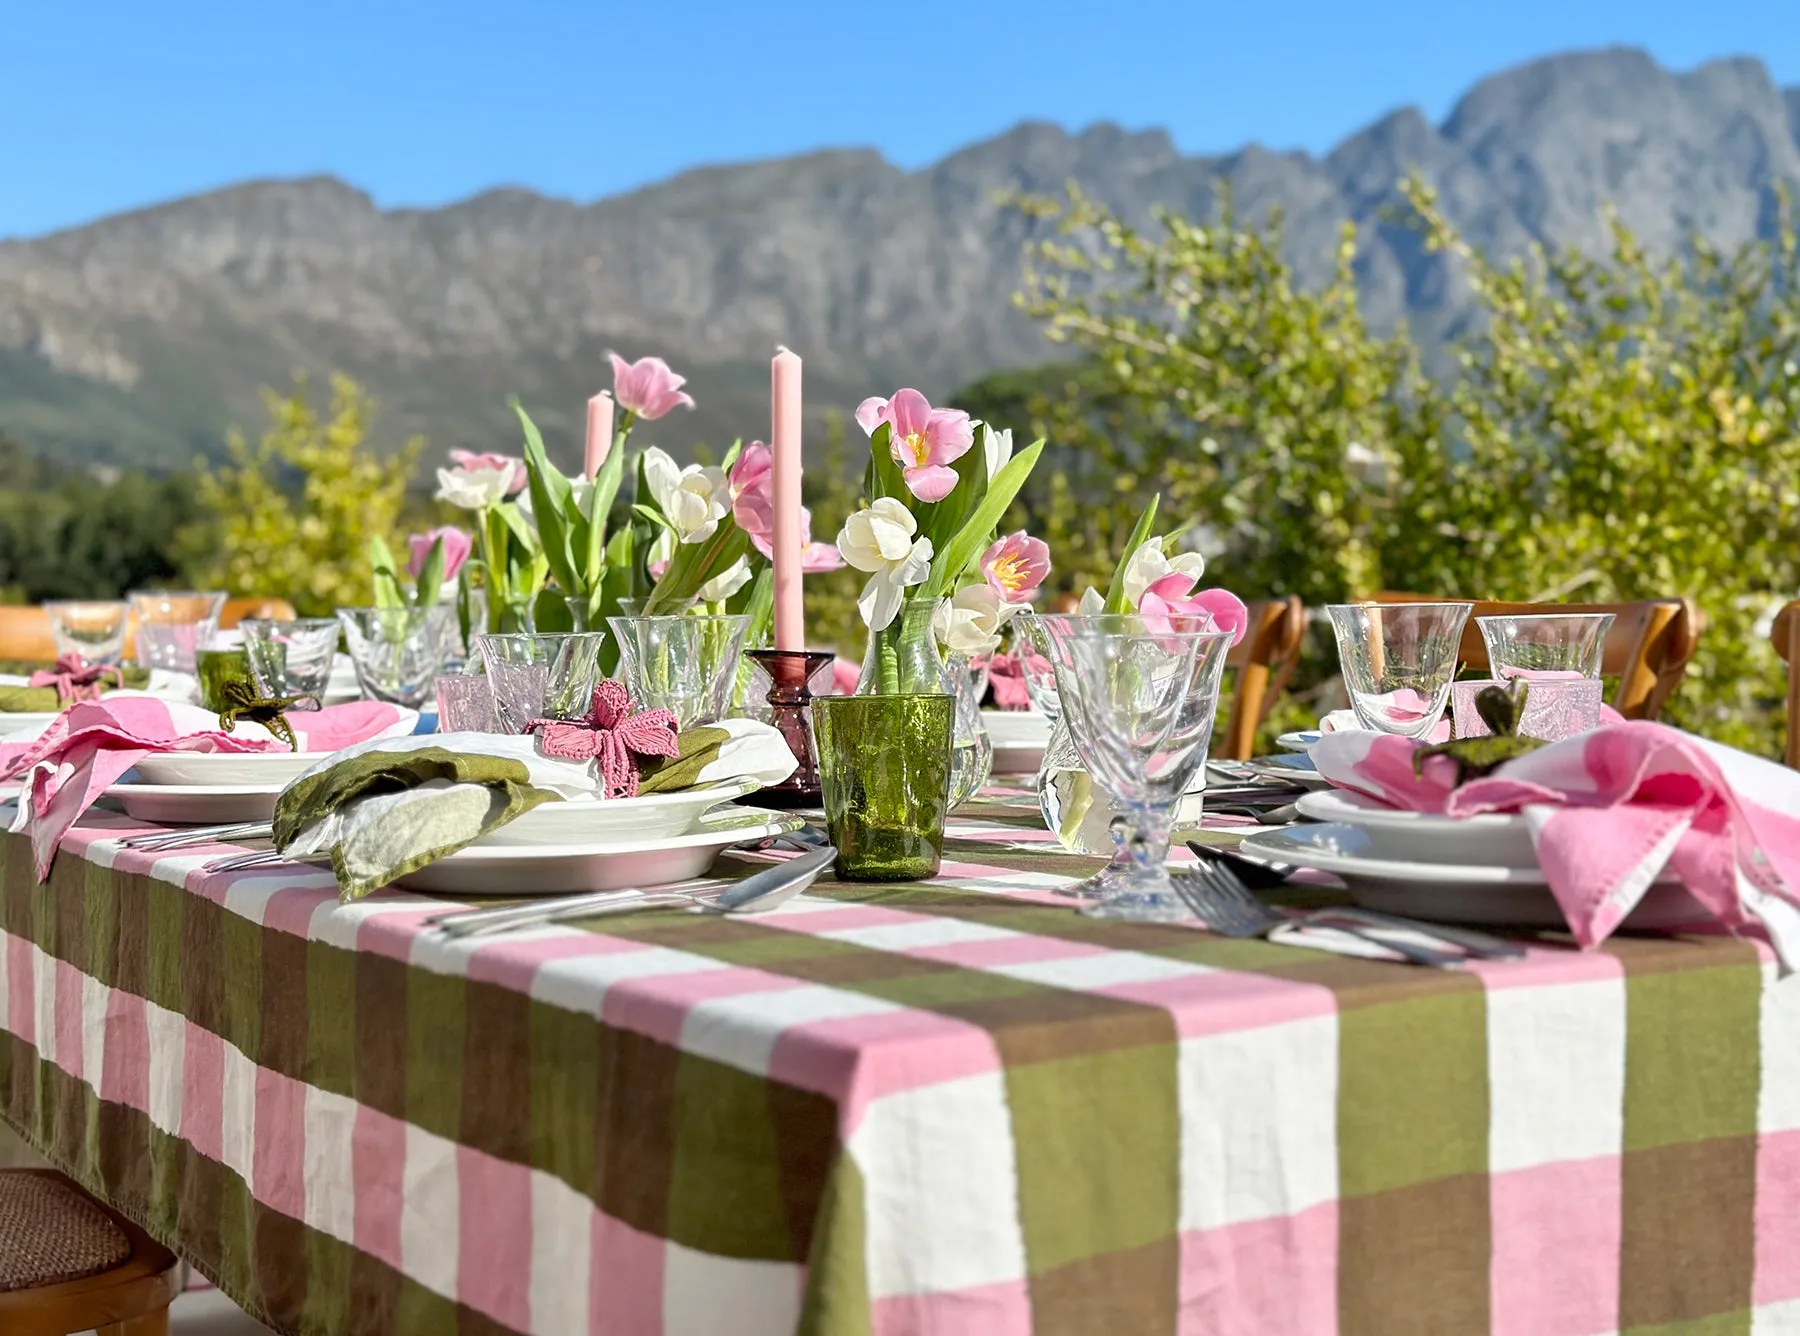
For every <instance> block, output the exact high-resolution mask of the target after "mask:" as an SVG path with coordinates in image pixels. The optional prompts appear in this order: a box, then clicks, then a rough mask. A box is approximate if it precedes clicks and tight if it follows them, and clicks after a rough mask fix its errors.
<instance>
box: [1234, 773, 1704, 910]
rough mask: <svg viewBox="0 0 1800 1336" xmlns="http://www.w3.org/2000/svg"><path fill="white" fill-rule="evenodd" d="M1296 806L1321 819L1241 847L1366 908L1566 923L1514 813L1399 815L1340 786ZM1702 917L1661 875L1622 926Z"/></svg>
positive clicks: (1255, 837) (1250, 838) (1267, 833)
mask: <svg viewBox="0 0 1800 1336" xmlns="http://www.w3.org/2000/svg"><path fill="white" fill-rule="evenodd" d="M1296 805H1297V806H1298V807H1299V809H1300V814H1301V815H1302V816H1305V817H1309V818H1311V819H1312V821H1315V822H1322V823H1324V824H1320V825H1310V824H1308V825H1297V826H1286V827H1282V828H1280V829H1273V830H1263V831H1257V832H1255V833H1254V834H1251V835H1247V836H1245V838H1244V842H1243V843H1242V845H1240V846H1239V847H1240V848H1241V849H1242V851H1243V852H1244V853H1245V854H1246V855H1248V856H1250V857H1253V858H1258V859H1262V860H1264V861H1266V862H1270V863H1285V864H1288V865H1289V866H1292V867H1301V868H1311V869H1314V870H1316V871H1319V872H1329V873H1332V874H1333V875H1335V876H1337V877H1339V878H1341V879H1342V880H1343V883H1344V885H1345V887H1346V889H1347V890H1348V891H1349V892H1350V896H1351V898H1352V899H1354V900H1355V901H1356V903H1357V904H1359V905H1362V906H1364V907H1365V908H1368V909H1377V910H1382V911H1384V912H1386V913H1390V914H1405V915H1407V916H1409V917H1412V918H1420V919H1426V920H1438V921H1440V922H1446V923H1483V924H1493V925H1511V926H1517V927H1522V928H1561V927H1565V926H1566V921H1565V919H1564V917H1563V913H1562V910H1561V908H1560V907H1559V906H1558V905H1557V903H1556V897H1555V896H1553V895H1552V894H1551V893H1550V885H1549V882H1548V880H1547V879H1546V878H1545V876H1544V874H1543V871H1542V870H1541V869H1540V868H1539V867H1538V861H1537V852H1536V850H1535V849H1534V848H1533V847H1532V843H1531V832H1530V829H1529V827H1528V826H1527V824H1526V821H1525V818H1524V817H1523V816H1519V815H1514V814H1495V815H1487V816H1474V817H1447V816H1437V815H1434V814H1430V813H1425V812H1408V811H1403V810H1401V809H1399V808H1394V807H1389V806H1387V805H1385V804H1383V803H1380V802H1377V801H1376V800H1375V799H1373V798H1368V797H1365V796H1364V795H1362V794H1360V793H1351V792H1348V791H1346V790H1343V789H1326V790H1321V791H1319V792H1314V793H1308V794H1306V795H1305V796H1303V797H1302V798H1300V800H1299V801H1298V803H1297V804H1296ZM1708 917H1709V915H1708V914H1707V912H1706V911H1705V910H1704V909H1703V908H1701V906H1700V904H1699V902H1698V901H1696V900H1695V899H1694V898H1693V897H1692V896H1690V895H1689V894H1688V893H1687V891H1686V890H1685V889H1684V888H1683V887H1682V885H1681V883H1680V882H1679V881H1678V880H1676V879H1674V878H1673V877H1672V876H1667V875H1665V877H1664V878H1663V879H1661V880H1659V881H1658V882H1657V883H1656V884H1655V885H1653V886H1652V887H1650V889H1649V890H1648V891H1647V892H1646V893H1645V895H1644V898H1643V899H1642V900H1641V901H1639V902H1638V906H1637V908H1636V909H1634V910H1633V911H1632V912H1631V913H1630V915H1628V916H1627V917H1626V919H1625V926H1626V927H1632V928H1669V927H1676V926H1679V925H1682V924H1690V923H1696V922H1704V921H1706V919H1707V918H1708Z"/></svg>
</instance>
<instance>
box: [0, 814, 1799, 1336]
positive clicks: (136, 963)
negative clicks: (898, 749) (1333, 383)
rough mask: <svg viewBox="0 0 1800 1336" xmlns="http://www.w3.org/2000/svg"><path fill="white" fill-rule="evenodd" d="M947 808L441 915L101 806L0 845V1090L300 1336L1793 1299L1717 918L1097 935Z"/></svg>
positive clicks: (111, 1189) (1788, 1164)
mask: <svg viewBox="0 0 1800 1336" xmlns="http://www.w3.org/2000/svg"><path fill="white" fill-rule="evenodd" d="M983 818H984V819H974V820H960V821H958V822H957V823H956V824H955V827H954V831H953V838H952V840H951V842H950V847H949V851H948V856H947V860H946V862H945V865H944V869H943V874H942V876H941V877H940V878H938V879H937V880H935V881H932V882H930V883H928V884H922V885H909V886H849V885H837V884H822V885H820V886H818V887H817V888H816V889H815V890H814V891H813V892H812V893H810V894H809V895H808V896H807V897H805V898H804V899H802V900H800V901H797V902H796V903H795V905H794V906H793V907H792V908H791V909H789V910H787V911H784V912H783V913H781V914H779V915H777V916H772V917H768V918H730V919H726V918H719V917H701V916H691V915H685V914H676V913H662V914H656V915H642V916H638V917H635V918H628V919H612V920H607V921H604V923H603V925H597V926H604V928H605V931H604V932H597V931H588V930H585V929H582V928H555V929H543V930H539V931H537V932H534V933H530V934H519V935H515V936H511V937H500V938H494V939H488V940H486V941H484V942H482V943H481V944H479V945H475V946H471V945H467V944H462V945H456V944H450V943H447V942H445V941H442V940H441V939H438V938H436V937H434V936H433V935H431V934H429V933H428V932H425V931H422V930H421V927H420V919H421V918H422V917H423V916H424V915H425V914H427V913H429V912H431V910H432V909H433V908H435V907H436V905H435V904H434V903H433V902H430V901H427V900H424V899H421V898H418V897H412V896H406V895H391V896H384V897H380V898H377V899H375V900H373V901H370V902H366V903H363V904H359V905H356V906H352V907H340V906H339V905H338V904H337V902H336V898H335V896H334V895H333V893H332V888H331V885H330V882H329V880H328V879H327V878H325V877H323V876H321V875H320V874H317V873H314V872H310V871H304V870H287V871H278V872H275V873H269V872H260V873H254V874H238V875H233V876H227V877H210V878H209V877H204V876H202V875H201V874H200V873H199V872H198V870H197V869H198V868H199V865H200V864H201V862H202V861H203V860H204V859H205V858H206V857H207V856H209V855H208V854H207V853H205V852H202V853H185V854H181V855H178V856H171V857H165V858H160V859H154V860H153V859H152V858H150V857H148V856H142V855H131V854H125V853H121V852H120V850H119V846H118V845H117V843H116V841H115V840H113V839H110V838H107V835H108V828H109V827H110V831H111V834H112V835H115V836H116V834H117V833H118V832H119V829H120V828H122V827H123V826H124V825H125V824H127V823H124V822H123V819H122V818H118V817H107V816H104V815H100V814H93V815H91V816H90V818H89V819H88V820H87V821H86V822H84V824H83V826H82V827H81V828H79V829H78V831H77V832H76V833H75V834H74V835H72V837H71V838H70V840H69V842H68V843H67V844H66V845H65V846H64V850H63V853H62V854H61V856H60V857H59V859H58V862H57V866H56V869H55V871H54V874H53V877H52V880H51V881H50V883H49V884H48V885H46V886H42V887H40V886H37V885H35V884H34V883H33V880H32V875H31V866H30V857H29V849H28V847H27V845H26V844H25V842H24V841H23V840H22V839H21V838H18V837H5V840H4V846H3V847H4V857H5V868H4V904H3V906H0V910H3V914H0V925H3V926H4V930H5V933H4V949H3V950H0V1031H3V1032H4V1037H3V1038H0V1111H3V1112H4V1115H5V1117H6V1119H7V1121H9V1122H10V1123H12V1124H13V1125H14V1126H15V1127H16V1128H17V1129H19V1130H20V1131H22V1132H23V1133H24V1134H25V1135H26V1136H27V1137H28V1138H29V1139H30V1140H31V1141H32V1143H33V1144H34V1145H35V1146H36V1147H37V1148H38V1149H39V1150H41V1151H43V1152H44V1153H45V1154H47V1155H49V1156H50V1157H51V1158H52V1159H54V1160H55V1161H56V1162H57V1163H59V1164H60V1165H62V1166H63V1167H64V1168H65V1169H67V1170H68V1171H70V1172H71V1173H72V1174H73V1175H74V1176H75V1177H77V1178H78V1179H80V1180H81V1181H82V1182H83V1183H85V1184H86V1185H87V1186H88V1187H90V1188H91V1189H93V1190H94V1191H96V1192H98V1193H100V1194H101V1195H102V1196H104V1197H105V1198H106V1199H107V1200H109V1201H111V1202H113V1203H114V1204H116V1205H117V1206H119V1207H120V1208H121V1209H123V1210H125V1211H126V1212H127V1213H129V1214H131V1215H132V1216H134V1217H135V1218H137V1219H139V1220H140V1221H142V1222H143V1223H144V1224H145V1225H146V1226H147V1227H148V1228H149V1229H150V1230H151V1231H152V1232H153V1233H154V1234H156V1235H157V1236H159V1237H160V1238H162V1239H164V1240H165V1241H167V1242H168V1243H170V1244H171V1245H173V1246H174V1247H176V1248H177V1249H179V1250H180V1252H181V1253H182V1254H183V1255H184V1256H186V1257H188V1258H189V1259H191V1260H192V1261H193V1262H194V1263H195V1265H196V1266H198V1268H199V1269H200V1270H202V1271H204V1272H205V1273H206V1274H207V1275H208V1276H210V1277H212V1278H213V1279H214V1280H215V1281H216V1282H217V1283H218V1284H219V1285H220V1287H221V1288H222V1289H224V1290H225V1291H226V1293H228V1294H229V1295H230V1296H231V1297H232V1298H234V1299H235V1300H237V1301H238V1302H239V1303H241V1304H242V1305H244V1306H245V1307H246V1308H248V1309H249V1310H250V1311H251V1312H253V1313H255V1314H256V1315H258V1316H259V1317H261V1318H262V1319H263V1320H264V1321H265V1322H267V1323H269V1324H270V1325H271V1326H273V1327H275V1328H276V1329H277V1330H279V1331H283V1332H290V1333H293V1332H305V1333H328V1332H329V1333H339V1332H359V1333H361V1332H367V1333H383V1334H386V1333H394V1332H430V1333H436V1332H460V1333H483V1332H512V1333H527V1332H529V1333H546V1334H549V1333H556V1334H558V1336H562V1334H565V1333H589V1332H592V1333H617V1334H618V1336H645V1334H646V1333H660V1332H669V1333H705V1334H707V1336H712V1334H714V1333H727V1332H729V1333H733V1334H734V1336H760V1334H761V1333H787V1332H792V1331H795V1330H800V1331H803V1332H809V1333H830V1334H831V1336H860V1334H861V1333H871V1334H874V1333H882V1334H884V1336H885V1334H887V1333H912V1332H921V1333H923V1332H932V1333H957V1334H958V1336H1006V1334H1008V1333H1024V1332H1040V1333H1071V1334H1076V1333H1078V1334H1080V1336H1110V1334H1111V1333H1139V1332H1145V1333H1151V1332H1154V1333H1177V1332H1179V1333H1236V1332H1242V1333H1255V1334H1256V1336H1281V1334H1282V1333H1294V1334H1295V1336H1319V1334H1320V1333H1331V1332H1344V1333H1369V1334H1371V1336H1375V1334H1377V1333H1378V1334H1379V1336H1396V1334H1397V1333H1410V1332H1419V1333H1434V1334H1439V1333H1465V1332H1489V1331H1492V1332H1499V1333H1516V1334H1517V1336H1559V1334H1562V1333H1567V1334H1569V1336H1574V1334H1575V1333H1583V1334H1585V1333H1595V1332H1608V1331H1614V1330H1620V1329H1628V1330H1633V1331H1639V1330H1642V1331H1650V1330H1655V1331H1658V1332H1693V1333H1700V1332H1706V1333H1715V1332H1746V1333H1749V1332H1754V1333H1771V1332H1777V1331H1796V1330H1800V982H1797V983H1795V984H1793V985H1782V986H1779V987H1776V986H1772V985H1773V984H1774V970H1773V964H1772V960H1771V958H1770V956H1769V954H1768V953H1767V952H1766V951H1765V950H1763V949H1762V948H1760V947H1759V946H1758V945H1756V944H1754V943H1748V942H1740V941H1734V940H1731V939H1728V938H1723V937H1712V938H1707V937H1693V938H1687V939H1678V940H1659V939H1650V938H1640V939H1635V940H1619V941H1615V942H1614V943H1611V944H1609V946H1608V947H1607V949H1605V950H1604V951H1600V952H1595V953H1592V954H1581V953H1578V952H1576V951H1574V950H1572V949H1569V948H1567V947H1566V946H1564V945H1559V944H1555V943H1553V942H1546V943H1545V944H1544V945H1543V946H1542V947H1541V949H1535V950H1534V951H1533V953H1532V955H1531V958H1530V959H1529V961H1527V962H1525V963H1522V964H1517V965H1505V966H1493V967H1483V968H1480V969H1476V970H1473V971H1471V972H1468V973H1461V974H1451V973H1439V972H1435V971H1430V970H1423V969H1417V968H1412V967H1405V966H1397V965H1382V964H1372V963H1366V962H1356V961H1348V960H1343V959H1340V958H1336V957H1332V956H1327V955H1322V954H1318V953H1314V952H1307V951H1302V950H1297V949H1291V948H1282V947H1275V946H1270V945H1267V944H1265V943H1260V942H1250V943H1245V942H1227V941H1220V940H1217V939H1214V938H1211V937H1209V936H1206V935H1205V934H1202V933H1199V932H1196V931H1192V930H1188V929H1183V928H1171V927H1144V926H1136V925H1117V924H1114V925H1105V924H1098V923H1094V922H1090V921H1088V920H1085V919H1082V918H1080V917H1078V916H1077V915H1076V914H1074V913H1073V912H1071V910H1070V908H1069V906H1068V902H1067V901H1066V900H1064V901H1057V900H1056V899H1055V898H1054V897H1051V896H1049V895H1048V894H1047V892H1048V891H1049V890H1050V889H1051V888H1053V887H1054V886H1056V885H1057V884H1059V883H1060V882H1062V881H1063V880H1065V879H1066V878H1068V877H1069V876H1071V875H1074V874H1077V873H1082V872H1086V871H1088V870H1090V869H1091V868H1092V866H1093V864H1092V863H1090V862H1088V861H1086V860H1079V859H1071V858H1069V857H1067V856H1064V855H1061V854H1059V853H1055V852H1051V851H1049V850H1048V849H1046V848H1045V840H1046V837H1045V836H1044V835H1043V832H1042V831H1041V830H1035V831H1034V830H1033V829H1031V827H1032V825H1033V824H1035V817H1034V815H1032V814H1019V813H1014V814H1006V813H1003V812H999V811H997V810H996V809H985V810H984V812H983ZM213 852H214V853H216V852H217V851H216V850H215V851H213Z"/></svg>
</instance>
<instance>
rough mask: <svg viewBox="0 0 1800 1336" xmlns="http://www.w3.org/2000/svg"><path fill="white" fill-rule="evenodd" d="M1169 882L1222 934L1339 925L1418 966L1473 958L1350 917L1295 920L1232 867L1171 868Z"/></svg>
mask: <svg viewBox="0 0 1800 1336" xmlns="http://www.w3.org/2000/svg"><path fill="white" fill-rule="evenodd" d="M1170 880H1171V881H1172V882H1173V883H1174V885H1175V890H1176V894H1177V895H1179V896H1181V898H1182V900H1183V901H1184V902H1185V903H1186V904H1187V906H1188V907H1189V908H1190V909H1192V910H1193V911H1194V913H1195V914H1196V915H1197V916H1198V917H1199V918H1200V921H1201V922H1203V923H1205V924H1206V926H1207V927H1209V928H1211V929H1212V930H1213V931H1214V932H1216V933H1218V934H1219V935H1220V936H1221V937H1239V938H1250V937H1267V936H1268V935H1269V934H1270V933H1271V932H1273V931H1274V930H1275V929H1276V928H1279V927H1281V926H1282V925H1284V924H1287V923H1301V924H1305V923H1316V924H1318V925H1319V926H1321V927H1331V928H1335V929H1336V930H1337V931H1339V932H1345V933H1348V934H1350V935H1351V936H1352V937H1360V938H1362V939H1363V940H1364V941H1366V942H1372V943H1374V944H1375V945H1376V946H1381V947H1385V948H1387V949H1388V950H1390V951H1395V952H1398V953H1399V954H1400V955H1402V956H1404V957H1406V959H1408V960H1410V961H1411V962H1412V963H1413V964H1415V965H1429V966H1431V967H1432V968H1434V969H1460V968H1462V966H1464V965H1465V964H1467V963H1468V961H1469V959H1470V956H1469V955H1467V954H1463V953H1460V952H1455V953H1453V952H1449V951H1437V950H1434V949H1433V948H1431V947H1429V946H1420V945H1419V944H1418V943H1416V942H1409V941H1406V940H1404V939H1401V938H1397V937H1394V936H1390V935H1388V934H1386V933H1378V932H1372V931H1369V930H1368V929H1366V928H1363V927H1360V926H1358V925H1357V924H1356V923H1354V922H1352V921H1350V920H1348V919H1337V920H1331V919H1329V918H1327V917H1326V916H1323V915H1304V916H1302V917H1300V918H1298V919H1290V918H1289V917H1288V916H1287V915H1286V914H1283V913H1282V912H1281V911H1280V910H1279V909H1276V908H1275V907H1274V906H1273V905H1271V904H1269V903H1267V902H1266V901H1264V900H1262V899H1260V898H1259V897H1258V896H1257V895H1256V894H1255V892H1253V891H1251V890H1250V888H1249V887H1247V886H1245V885H1244V883H1243V882H1241V881H1239V880H1238V879H1237V877H1235V876H1234V875H1232V873H1231V870H1230V869H1229V868H1225V867H1222V866H1220V865H1218V864H1212V863H1202V864H1199V865H1197V866H1195V867H1193V868H1171V869H1170Z"/></svg>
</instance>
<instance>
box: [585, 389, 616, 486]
mask: <svg viewBox="0 0 1800 1336" xmlns="http://www.w3.org/2000/svg"><path fill="white" fill-rule="evenodd" d="M612 443H613V397H612V392H611V391H610V390H601V391H600V393H598V394H596V395H595V396H594V397H593V398H592V399H589V400H588V433H587V465H586V471H587V476H588V478H589V480H592V479H594V478H596V477H598V476H599V474H600V466H601V465H602V464H604V463H605V462H606V456H607V455H608V454H610V453H611V452H612Z"/></svg>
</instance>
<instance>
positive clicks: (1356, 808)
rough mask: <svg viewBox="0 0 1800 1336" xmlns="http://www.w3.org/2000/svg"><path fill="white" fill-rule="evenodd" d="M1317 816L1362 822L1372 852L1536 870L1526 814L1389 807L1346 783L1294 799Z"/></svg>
mask: <svg viewBox="0 0 1800 1336" xmlns="http://www.w3.org/2000/svg"><path fill="white" fill-rule="evenodd" d="M1294 805H1295V806H1296V807H1298V808H1299V809H1300V815H1301V816H1304V817H1310V818H1312V820H1314V821H1337V822H1342V823H1343V824H1344V825H1347V826H1358V827H1360V828H1361V829H1362V830H1363V831H1364V832H1365V833H1366V834H1367V835H1368V837H1369V842H1368V853H1369V855H1370V856H1371V857H1373V858H1388V859H1398V860H1400V861H1402V862H1407V861H1413V862H1421V863H1472V864H1493V865H1496V866H1499V867H1517V868H1530V869H1531V870H1532V871H1534V872H1535V871H1536V870H1537V865H1538V860H1537V850H1535V849H1534V848H1532V846H1531V830H1530V827H1529V826H1528V825H1527V823H1526V821H1525V818H1524V817H1522V816H1519V815H1516V814H1513V813H1507V814H1498V813H1492V814H1487V815H1483V816H1471V817H1448V816H1439V815H1437V814H1435V813H1431V812H1408V811H1405V810H1403V809H1401V808H1398V807H1389V806H1388V805H1387V804H1385V803H1382V802H1378V801H1377V800H1376V799H1374V798H1370V797H1368V796H1366V795H1365V794H1361V793H1352V792H1350V791H1349V790H1347V789H1322V790H1319V791H1317V792H1314V793H1308V794H1304V795H1303V796H1302V797H1301V798H1300V800H1299V801H1298V802H1297V803H1295V804H1294Z"/></svg>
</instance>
